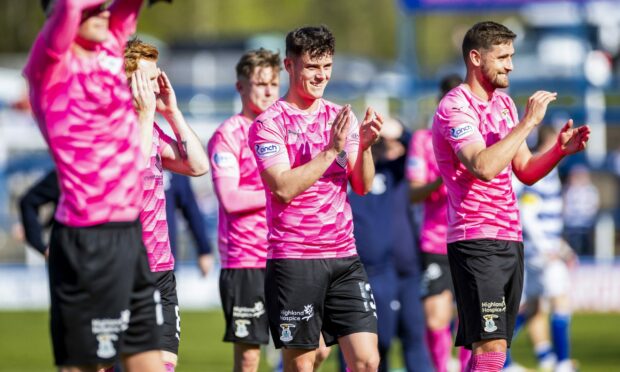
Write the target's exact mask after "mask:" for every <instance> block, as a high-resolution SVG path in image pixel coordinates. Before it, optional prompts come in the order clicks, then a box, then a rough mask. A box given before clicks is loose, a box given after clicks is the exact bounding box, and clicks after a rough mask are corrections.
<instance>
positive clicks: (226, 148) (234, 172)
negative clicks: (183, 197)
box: [207, 127, 239, 179]
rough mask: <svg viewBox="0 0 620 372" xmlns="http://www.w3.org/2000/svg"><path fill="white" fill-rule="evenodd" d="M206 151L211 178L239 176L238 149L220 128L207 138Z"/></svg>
mask: <svg viewBox="0 0 620 372" xmlns="http://www.w3.org/2000/svg"><path fill="white" fill-rule="evenodd" d="M220 128H221V127H220ZM207 152H208V155H209V162H210V163H211V176H212V177H213V179H216V178H220V177H232V178H239V158H238V155H237V154H238V151H236V148H235V146H234V145H233V144H232V143H231V142H230V141H229V140H228V139H227V138H226V136H225V134H224V133H222V131H221V130H219V129H218V130H217V131H216V132H215V134H213V137H211V140H209V144H208V146H207Z"/></svg>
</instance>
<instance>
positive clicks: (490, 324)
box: [482, 314, 499, 332]
mask: <svg viewBox="0 0 620 372" xmlns="http://www.w3.org/2000/svg"><path fill="white" fill-rule="evenodd" d="M482 317H483V318H484V331H485V332H495V331H497V326H496V325H495V321H493V319H497V318H499V317H498V316H497V315H494V314H490V315H483V316H482Z"/></svg>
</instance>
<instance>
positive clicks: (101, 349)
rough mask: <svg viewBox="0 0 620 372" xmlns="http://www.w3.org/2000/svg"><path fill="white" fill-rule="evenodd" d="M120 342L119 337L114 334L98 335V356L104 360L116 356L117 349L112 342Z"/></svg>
mask: <svg viewBox="0 0 620 372" xmlns="http://www.w3.org/2000/svg"><path fill="white" fill-rule="evenodd" d="M116 340H118V335H116V334H114V333H101V334H98V335H97V342H98V343H99V345H98V347H97V356H98V357H99V358H102V359H109V358H112V357H113V356H115V355H116V349H115V348H114V344H113V343H112V341H116Z"/></svg>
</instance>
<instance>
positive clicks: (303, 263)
mask: <svg viewBox="0 0 620 372" xmlns="http://www.w3.org/2000/svg"><path fill="white" fill-rule="evenodd" d="M327 261H329V260H323V259H307V260H294V259H276V260H267V270H266V276H265V295H266V303H267V316H268V319H269V328H270V330H271V335H272V339H273V342H274V345H275V347H276V348H277V349H282V365H283V368H284V371H285V372H289V371H291V372H292V371H312V370H313V369H314V365H315V362H316V356H317V349H318V348H319V347H320V338H321V327H322V325H323V315H324V314H323V308H324V300H325V294H326V292H327V288H328V287H329V279H330V268H329V264H328V263H327ZM325 343H326V345H327V346H329V345H333V344H334V340H333V339H328V338H326V339H325Z"/></svg>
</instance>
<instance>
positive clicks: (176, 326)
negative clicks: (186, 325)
mask: <svg viewBox="0 0 620 372" xmlns="http://www.w3.org/2000/svg"><path fill="white" fill-rule="evenodd" d="M153 275H154V276H155V283H156V287H157V289H158V290H159V293H160V294H161V306H162V312H163V316H164V325H163V327H162V335H161V350H165V351H169V352H171V353H174V354H177V355H178V354H179V342H180V340H181V315H180V314H179V298H178V297H177V280H176V277H175V276H174V271H172V270H168V271H161V272H156V273H153Z"/></svg>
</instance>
